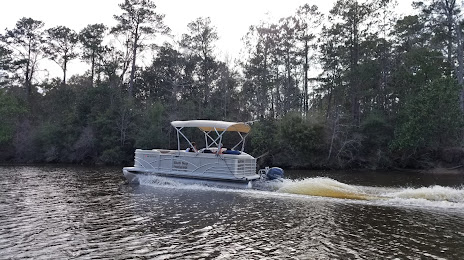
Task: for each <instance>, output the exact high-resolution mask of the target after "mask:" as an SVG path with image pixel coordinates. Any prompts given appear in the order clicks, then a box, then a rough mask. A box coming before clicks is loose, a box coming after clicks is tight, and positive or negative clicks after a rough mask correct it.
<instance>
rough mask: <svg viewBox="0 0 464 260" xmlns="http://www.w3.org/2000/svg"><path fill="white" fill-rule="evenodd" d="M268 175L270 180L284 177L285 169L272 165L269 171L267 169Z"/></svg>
mask: <svg viewBox="0 0 464 260" xmlns="http://www.w3.org/2000/svg"><path fill="white" fill-rule="evenodd" d="M266 177H267V178H268V179H269V180H276V179H283V178H284V170H282V168H279V167H272V168H271V169H269V171H267V173H266Z"/></svg>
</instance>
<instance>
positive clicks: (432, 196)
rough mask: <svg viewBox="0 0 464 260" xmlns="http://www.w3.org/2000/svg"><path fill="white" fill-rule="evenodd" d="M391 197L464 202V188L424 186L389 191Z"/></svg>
mask: <svg viewBox="0 0 464 260" xmlns="http://www.w3.org/2000/svg"><path fill="white" fill-rule="evenodd" d="M385 196H387V197H389V198H400V199H423V200H428V201H447V202H454V203H464V189H463V188H451V187H443V186H431V187H422V188H416V189H414V188H406V189H403V190H400V191H396V192H392V193H387V194H385Z"/></svg>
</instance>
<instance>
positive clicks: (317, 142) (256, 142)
mask: <svg viewBox="0 0 464 260" xmlns="http://www.w3.org/2000/svg"><path fill="white" fill-rule="evenodd" d="M326 139H327V138H326V131H325V127H324V125H323V124H321V123H319V122H317V121H315V122H313V121H309V120H307V119H304V118H303V117H301V115H298V114H288V115H286V116H285V117H284V118H283V119H282V120H278V121H260V122H257V123H255V124H253V130H252V135H251V143H252V147H253V153H254V154H255V155H256V156H258V155H262V154H266V155H267V162H266V163H267V164H271V165H281V166H287V167H288V166H292V167H309V166H310V167H323V166H324V164H325V160H324V159H323V157H324V154H325V153H324V150H325V148H326ZM267 153H268V154H267Z"/></svg>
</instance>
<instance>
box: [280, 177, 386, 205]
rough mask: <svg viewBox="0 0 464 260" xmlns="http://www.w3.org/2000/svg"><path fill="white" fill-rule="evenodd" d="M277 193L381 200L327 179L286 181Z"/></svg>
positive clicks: (352, 187)
mask: <svg viewBox="0 0 464 260" xmlns="http://www.w3.org/2000/svg"><path fill="white" fill-rule="evenodd" d="M277 192H285V193H293V194H301V195H311V196H321V197H332V198H341V199H357V200H370V199H380V197H379V196H376V195H369V194H366V193H364V192H363V191H361V190H360V189H358V188H356V187H354V186H351V185H348V184H345V183H341V182H338V181H336V180H333V179H330V178H326V177H317V178H308V179H303V180H285V181H284V182H283V183H282V186H281V187H280V188H279V189H277Z"/></svg>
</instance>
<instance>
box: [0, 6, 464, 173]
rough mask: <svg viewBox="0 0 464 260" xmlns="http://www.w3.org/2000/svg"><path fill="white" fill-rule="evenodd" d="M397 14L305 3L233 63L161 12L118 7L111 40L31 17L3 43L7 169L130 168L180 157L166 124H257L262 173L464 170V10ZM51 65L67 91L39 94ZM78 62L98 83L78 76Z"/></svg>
mask: <svg viewBox="0 0 464 260" xmlns="http://www.w3.org/2000/svg"><path fill="white" fill-rule="evenodd" d="M395 6H396V1H394V0H368V1H363V2H358V1H356V0H338V1H337V2H336V3H335V4H334V5H333V7H332V9H331V10H330V12H329V13H328V14H323V13H321V12H320V10H319V8H318V7H317V6H316V5H309V4H305V5H303V6H300V7H299V8H298V9H297V10H295V13H294V14H293V15H291V16H289V17H284V18H281V19H278V20H276V21H263V22H260V23H259V24H256V25H252V26H250V28H249V31H248V32H247V33H246V35H244V37H243V49H242V54H243V55H242V56H241V57H240V58H238V59H237V60H236V61H234V62H232V61H230V60H226V61H224V60H222V59H221V58H220V57H218V56H217V54H216V52H217V49H216V47H215V43H216V42H217V40H218V39H219V37H220V35H219V34H218V32H217V29H216V27H215V26H214V25H213V24H212V22H211V20H210V19H209V18H208V17H199V18H197V19H196V20H194V21H192V22H190V23H189V24H188V25H187V33H185V34H183V35H181V36H173V35H172V32H171V31H170V29H169V28H168V26H166V25H165V24H164V15H163V14H159V13H157V12H156V5H155V3H154V2H153V1H150V0H125V1H123V2H122V3H121V4H119V7H120V9H121V13H120V14H119V15H114V19H115V20H116V22H117V25H116V26H114V27H112V28H109V27H107V26H106V25H104V24H90V25H88V26H86V27H85V28H83V29H82V30H81V31H79V32H75V31H74V30H72V29H70V28H67V27H65V26H57V27H52V28H45V24H44V23H43V22H42V21H38V20H34V19H32V18H22V19H20V20H19V21H18V22H17V23H16V26H15V27H14V28H12V29H8V28H7V29H6V30H5V32H4V33H3V34H1V35H0V120H1V124H0V161H4V162H56V163H91V164H93V163H99V164H123V163H124V164H126V163H130V162H131V161H132V158H133V152H134V149H135V148H145V149H151V148H156V147H160V148H175V147H176V140H175V138H174V135H175V133H174V132H173V131H172V129H171V128H172V127H171V126H170V125H169V122H170V121H173V120H188V119H215V120H228V121H247V122H251V123H253V128H252V129H253V130H252V133H251V136H250V140H249V142H248V143H247V148H248V151H249V152H250V153H251V154H253V155H255V156H259V157H260V158H262V159H261V160H260V163H265V164H272V165H280V166H284V167H304V168H371V169H377V168H393V167H414V168H418V167H420V168H424V167H436V166H445V167H447V166H449V167H452V166H458V165H460V164H464V159H463V158H464V150H463V149H462V148H463V129H464V128H463V126H464V121H463V111H464V90H463V80H464V58H463V45H462V44H463V38H462V34H463V22H464V20H463V17H462V15H461V9H462V5H461V3H459V2H456V1H455V0H427V1H423V2H414V4H413V7H414V14H409V15H403V16H399V15H398V14H397V13H394V12H393V11H392V10H395ZM163 37H164V38H166V37H167V38H170V39H174V40H169V41H165V42H164V43H159V41H157V39H158V40H159V39H161V38H163ZM142 55H143V56H142ZM147 56H150V57H152V58H151V59H150V62H149V64H148V65H146V66H141V64H143V63H146V62H141V61H142V59H145V61H146V57H147ZM43 59H48V60H51V61H54V62H56V64H58V65H59V67H60V68H61V71H62V77H60V78H52V79H45V80H42V81H39V80H38V77H37V74H39V73H41V71H42V69H43V68H41V66H40V62H41V61H42V60H43ZM75 59H80V60H82V61H84V62H86V63H87V64H88V69H87V71H86V72H85V73H83V74H81V75H71V76H69V75H68V69H69V64H70V61H72V60H75Z"/></svg>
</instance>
